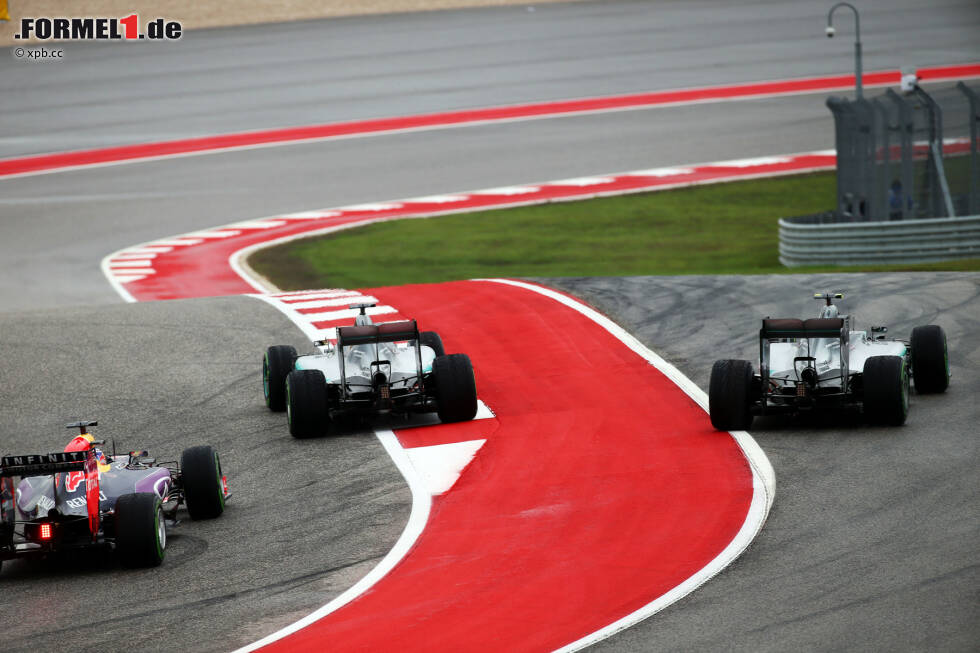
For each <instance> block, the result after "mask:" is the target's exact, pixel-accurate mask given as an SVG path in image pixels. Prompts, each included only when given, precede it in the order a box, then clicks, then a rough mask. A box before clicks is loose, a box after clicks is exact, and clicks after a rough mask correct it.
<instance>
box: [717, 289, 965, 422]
mask: <svg viewBox="0 0 980 653" xmlns="http://www.w3.org/2000/svg"><path fill="white" fill-rule="evenodd" d="M843 297H844V295H843V294H842V293H817V294H815V295H814V299H820V300H823V301H824V306H823V308H822V309H821V311H820V316H819V317H817V318H811V319H807V320H798V319H795V318H779V319H776V318H768V317H767V318H765V319H764V320H762V329H761V330H760V331H759V360H760V365H759V373H758V374H757V373H755V371H754V370H753V369H752V363H750V362H749V361H745V360H719V361H716V362H715V364H714V367H712V369H711V383H710V386H709V389H708V403H709V413H710V415H711V424H712V425H713V426H714V427H715V428H716V429H719V430H723V431H731V430H743V429H747V428H749V426H750V425H751V424H752V419H753V416H755V415H769V414H774V413H803V412H806V411H813V410H815V409H821V408H838V409H854V410H863V413H864V416H865V418H866V419H867V420H868V421H869V422H871V423H873V424H883V425H893V426H899V425H901V424H904V423H905V419H906V417H907V416H908V410H909V378H910V376H911V378H912V379H913V380H914V381H915V389H916V391H917V392H919V393H930V392H945V390H946V388H947V387H948V386H949V358H948V355H947V351H946V334H945V333H944V332H943V329H942V327H939V326H937V325H935V324H930V325H928V326H919V327H915V328H914V329H912V337H911V339H910V340H909V341H905V340H899V339H895V338H886V337H885V335H884V333H886V332H887V331H888V329H887V327H884V326H873V327H871V328H870V329H869V330H868V331H853V330H852V318H851V316H850V315H841V314H840V313H839V312H838V308H837V306H835V305H834V303H833V300H834V299H843Z"/></svg>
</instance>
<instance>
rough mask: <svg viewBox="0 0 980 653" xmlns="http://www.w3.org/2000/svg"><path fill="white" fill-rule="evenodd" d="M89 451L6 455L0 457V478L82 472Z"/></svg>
mask: <svg viewBox="0 0 980 653" xmlns="http://www.w3.org/2000/svg"><path fill="white" fill-rule="evenodd" d="M88 456H89V451H65V452H61V453H48V454H33V455H29V456H4V457H3V458H2V459H0V478H2V477H8V476H44V475H47V474H57V473H58V472H81V471H84V470H85V461H86V460H87V458H88Z"/></svg>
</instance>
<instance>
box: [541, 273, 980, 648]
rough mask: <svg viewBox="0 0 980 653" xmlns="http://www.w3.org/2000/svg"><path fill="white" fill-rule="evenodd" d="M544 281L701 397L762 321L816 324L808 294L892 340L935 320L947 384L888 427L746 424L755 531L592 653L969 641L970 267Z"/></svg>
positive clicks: (974, 291)
mask: <svg viewBox="0 0 980 653" xmlns="http://www.w3.org/2000/svg"><path fill="white" fill-rule="evenodd" d="M542 281H544V282H546V283H549V284H552V285H555V286H556V287H560V288H564V289H566V290H567V291H569V292H572V293H574V294H576V295H578V296H580V297H583V298H586V299H587V300H588V301H590V302H591V303H593V304H594V305H595V306H596V307H598V308H599V309H601V310H603V311H604V312H606V313H607V314H608V315H610V316H611V317H612V318H614V319H615V320H616V321H617V322H619V323H620V324H622V325H623V326H624V327H625V328H627V329H629V330H630V331H631V332H632V333H634V334H635V335H636V337H637V338H639V339H640V340H641V341H643V342H644V343H645V344H646V345H648V346H650V347H653V348H655V349H656V350H657V351H659V352H661V353H662V354H663V355H664V356H665V357H666V358H667V359H668V360H670V361H672V362H673V363H675V364H676V365H677V366H678V368H680V370H681V371H682V372H684V373H685V374H687V375H688V376H689V377H690V378H691V379H692V380H693V381H694V382H696V383H697V384H698V385H700V386H701V387H707V384H708V378H709V375H710V371H711V364H712V362H713V361H714V360H715V359H716V358H730V357H734V358H747V359H750V360H751V359H752V358H753V357H756V356H758V329H759V320H760V319H761V318H762V317H764V316H766V315H777V314H780V315H800V316H808V315H815V314H816V309H817V306H816V302H814V301H813V300H812V299H810V297H811V296H812V293H813V292H814V291H818V290H830V289H835V290H839V289H842V290H844V291H845V293H846V295H847V299H845V300H844V302H843V308H844V310H845V311H847V312H850V313H852V314H853V315H855V316H856V318H857V319H858V328H862V329H864V328H868V327H869V326H870V325H872V324H886V325H888V327H889V335H894V336H897V337H907V336H908V334H909V333H910V332H911V330H912V327H914V326H917V325H920V324H940V325H942V326H943V327H944V329H945V330H946V333H947V337H948V339H949V356H950V365H951V369H952V379H951V382H950V383H951V385H950V388H949V390H948V391H947V392H946V393H944V394H942V395H914V396H913V399H912V409H911V412H910V414H909V419H908V422H907V424H906V425H905V426H903V427H900V428H891V427H880V428H879V427H868V426H867V425H864V424H860V423H854V422H850V421H846V420H845V421H841V420H837V419H833V418H832V417H831V416H828V417H827V419H824V420H820V421H818V422H816V423H814V422H811V421H791V420H776V419H773V420H767V421H763V420H757V422H756V423H755V424H754V425H753V428H752V436H753V437H754V438H755V439H756V441H758V443H759V444H760V446H762V447H763V449H765V451H766V454H767V455H768V456H769V458H770V460H771V461H772V463H773V466H774V467H775V469H776V472H777V475H778V478H779V500H778V501H777V502H776V504H775V506H774V508H773V510H772V512H771V513H770V517H769V521H768V522H767V524H766V528H765V529H764V530H763V531H762V533H761V534H760V535H759V537H758V538H756V540H755V541H754V542H753V544H752V547H751V548H750V549H749V550H748V551H747V552H746V553H745V554H744V555H743V556H742V557H741V558H739V560H738V563H737V564H735V565H733V566H732V567H731V568H729V569H728V570H727V571H726V572H725V573H724V574H722V575H719V576H718V577H716V578H715V579H714V580H712V582H711V583H708V584H707V585H705V586H704V587H702V588H701V589H700V590H699V591H698V592H696V593H695V594H692V595H691V596H689V597H688V598H687V599H685V600H684V601H682V602H681V603H678V604H677V605H676V606H673V607H671V608H670V609H668V610H665V611H664V612H661V613H660V614H658V615H657V618H656V619H652V620H649V621H646V622H644V623H642V624H639V625H637V626H635V627H634V628H631V629H629V630H627V631H624V632H622V633H620V634H619V635H617V636H616V637H613V638H611V639H609V640H607V641H605V642H601V643H599V644H597V645H596V646H595V647H594V650H597V651H643V650H649V649H650V647H651V646H655V647H656V648H657V649H663V650H680V649H696V650H738V651H786V650H808V649H813V648H822V649H828V650H843V649H847V650H944V651H968V650H972V649H974V648H975V645H976V641H977V626H976V625H977V623H980V605H978V603H977V601H976V588H977V586H978V585H980V568H978V566H977V556H976V544H975V543H976V542H977V541H978V538H980V513H978V511H977V509H976V496H977V481H976V473H975V470H976V469H977V468H978V466H980V443H978V441H977V438H976V424H977V423H978V422H980V408H978V406H977V403H976V401H975V398H976V389H977V388H980V350H978V349H977V346H976V343H977V342H978V340H980V275H978V274H976V273H953V272H946V273H915V274H908V273H893V274H848V275H828V274H820V275H778V276H720V277H634V278H609V279H547V280H542ZM652 643H655V644H652Z"/></svg>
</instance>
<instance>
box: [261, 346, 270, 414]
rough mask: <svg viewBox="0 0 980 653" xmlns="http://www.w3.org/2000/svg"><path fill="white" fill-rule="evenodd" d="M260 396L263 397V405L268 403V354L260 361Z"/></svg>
mask: <svg viewBox="0 0 980 653" xmlns="http://www.w3.org/2000/svg"><path fill="white" fill-rule="evenodd" d="M262 394H263V395H265V403H267V404H268V403H269V354H266V355H265V357H264V358H263V359H262Z"/></svg>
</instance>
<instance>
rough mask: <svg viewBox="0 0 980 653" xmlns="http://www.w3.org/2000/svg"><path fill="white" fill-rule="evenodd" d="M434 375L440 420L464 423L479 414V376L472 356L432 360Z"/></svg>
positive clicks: (444, 357)
mask: <svg viewBox="0 0 980 653" xmlns="http://www.w3.org/2000/svg"><path fill="white" fill-rule="evenodd" d="M432 376H433V378H434V380H435V384H436V392H435V394H436V408H437V411H436V412H437V413H438V414H439V420H440V421H442V422H463V421H466V420H470V419H473V418H474V417H476V409H477V402H476V378H475V377H474V376H473V364H472V363H471V362H470V357H469V356H467V355H466V354H450V355H448V356H439V357H438V358H436V359H435V360H434V361H433V362H432Z"/></svg>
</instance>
